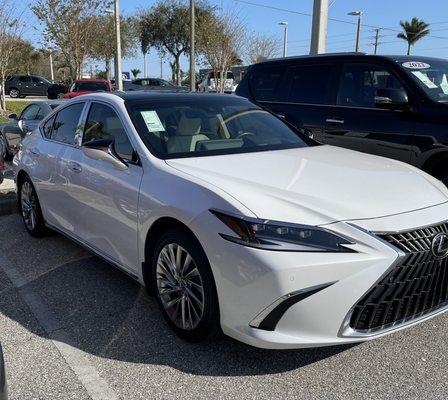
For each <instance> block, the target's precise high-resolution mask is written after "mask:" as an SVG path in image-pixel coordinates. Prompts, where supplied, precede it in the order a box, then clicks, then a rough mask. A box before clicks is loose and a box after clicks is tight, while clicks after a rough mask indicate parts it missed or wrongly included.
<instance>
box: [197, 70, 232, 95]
mask: <svg viewBox="0 0 448 400" xmlns="http://www.w3.org/2000/svg"><path fill="white" fill-rule="evenodd" d="M220 77H221V75H220V73H219V74H218V81H219V79H220ZM216 83H217V82H216V78H215V74H214V73H213V72H210V73H208V74H207V75H205V77H204V79H202V81H201V83H200V84H199V91H200V92H208V93H216V91H217V88H216ZM236 88H237V85H236V84H235V77H234V75H233V72H231V71H228V72H227V74H226V80H225V82H224V92H225V93H233V92H235V90H236Z"/></svg>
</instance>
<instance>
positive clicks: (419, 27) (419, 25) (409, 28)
mask: <svg viewBox="0 0 448 400" xmlns="http://www.w3.org/2000/svg"><path fill="white" fill-rule="evenodd" d="M400 25H401V27H402V28H403V31H404V32H400V33H399V34H398V35H397V37H398V38H400V39H404V40H406V41H407V42H408V53H407V54H408V55H409V54H411V49H412V46H413V45H414V44H415V43H416V42H418V41H419V40H420V39H421V38H422V37H424V36H426V35H428V34H429V29H428V28H429V24H427V23H426V22H425V21H423V20H421V19H418V18H417V17H414V18H412V20H411V22H409V21H400Z"/></svg>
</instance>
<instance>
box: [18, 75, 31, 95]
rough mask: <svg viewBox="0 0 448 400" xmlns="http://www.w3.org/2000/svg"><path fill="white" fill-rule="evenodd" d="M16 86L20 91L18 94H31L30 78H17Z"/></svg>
mask: <svg viewBox="0 0 448 400" xmlns="http://www.w3.org/2000/svg"><path fill="white" fill-rule="evenodd" d="M17 86H18V89H19V90H20V94H23V95H26V96H29V95H31V94H33V88H32V81H31V76H19V79H18V82H17Z"/></svg>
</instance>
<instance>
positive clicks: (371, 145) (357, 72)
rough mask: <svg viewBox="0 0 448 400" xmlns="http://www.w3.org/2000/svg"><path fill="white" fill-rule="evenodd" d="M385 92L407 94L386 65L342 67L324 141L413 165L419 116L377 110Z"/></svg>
mask: <svg viewBox="0 0 448 400" xmlns="http://www.w3.org/2000/svg"><path fill="white" fill-rule="evenodd" d="M382 88H390V89H404V90H405V91H406V87H405V85H404V84H403V82H402V81H401V79H400V78H399V77H398V76H396V75H395V73H394V72H393V71H391V70H390V69H389V68H388V67H387V66H385V65H381V64H376V63H366V62H347V63H345V64H344V65H342V66H341V70H340V76H339V79H338V91H337V96H336V104H335V105H334V106H333V107H331V109H329V110H328V112H327V114H326V117H325V130H324V135H323V137H322V140H321V141H322V142H325V143H327V144H331V145H335V146H341V147H346V148H349V149H353V150H358V151H363V152H366V153H370V154H375V155H380V156H384V157H390V158H394V159H397V160H400V161H404V162H408V163H409V162H411V155H412V146H413V134H414V130H415V126H416V118H417V117H416V114H415V113H412V112H411V111H392V110H387V109H381V108H377V107H376V106H375V96H376V93H377V90H378V89H382ZM407 92H408V95H409V91H407ZM411 100H412V99H411Z"/></svg>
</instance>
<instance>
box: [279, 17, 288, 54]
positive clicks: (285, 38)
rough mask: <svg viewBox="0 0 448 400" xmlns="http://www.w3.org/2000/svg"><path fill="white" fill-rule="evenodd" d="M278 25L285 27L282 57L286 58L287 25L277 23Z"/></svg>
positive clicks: (285, 23)
mask: <svg viewBox="0 0 448 400" xmlns="http://www.w3.org/2000/svg"><path fill="white" fill-rule="evenodd" d="M279 25H283V26H284V27H285V31H284V34H283V57H286V54H287V52H288V23H287V22H286V21H283V22H279Z"/></svg>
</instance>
